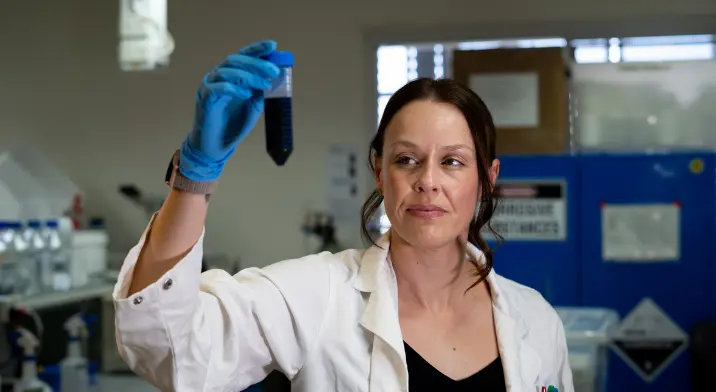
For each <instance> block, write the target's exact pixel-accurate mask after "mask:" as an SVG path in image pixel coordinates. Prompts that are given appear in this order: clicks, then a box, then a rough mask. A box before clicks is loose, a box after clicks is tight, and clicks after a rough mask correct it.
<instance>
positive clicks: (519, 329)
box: [487, 272, 542, 392]
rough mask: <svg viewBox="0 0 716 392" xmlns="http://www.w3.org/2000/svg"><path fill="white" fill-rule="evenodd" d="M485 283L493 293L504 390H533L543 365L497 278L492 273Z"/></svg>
mask: <svg viewBox="0 0 716 392" xmlns="http://www.w3.org/2000/svg"><path fill="white" fill-rule="evenodd" d="M487 282H488V284H489V285H490V290H491V292H492V310H493V317H494V320H495V329H496V331H497V344H498V346H499V351H500V358H501V360H502V366H503V369H504V372H505V384H506V386H507V392H532V391H534V390H535V387H536V385H537V378H538V376H539V371H540V368H541V366H542V361H541V359H540V357H539V354H538V353H537V351H535V349H533V348H532V347H531V346H530V345H529V343H528V342H527V340H526V337H527V334H528V332H529V331H528V327H527V324H526V323H525V321H524V319H523V318H522V317H520V316H519V315H518V314H517V312H515V311H514V307H513V306H511V305H510V302H509V298H507V297H506V295H505V293H504V292H503V291H502V290H501V289H500V285H499V277H498V276H497V275H496V274H495V273H494V272H491V273H490V275H488V278H487Z"/></svg>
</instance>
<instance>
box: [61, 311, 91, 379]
mask: <svg viewBox="0 0 716 392" xmlns="http://www.w3.org/2000/svg"><path fill="white" fill-rule="evenodd" d="M65 329H66V330H67V337H68V342H67V356H66V357H65V358H64V359H63V360H62V361H61V362H60V383H61V387H60V392H87V391H89V387H90V377H89V365H88V361H87V358H85V356H84V353H83V352H82V342H83V340H84V339H85V338H86V337H87V335H88V334H87V326H86V325H85V322H84V320H83V318H82V315H81V314H76V315H74V316H72V317H70V318H69V319H68V320H67V321H66V322H65Z"/></svg>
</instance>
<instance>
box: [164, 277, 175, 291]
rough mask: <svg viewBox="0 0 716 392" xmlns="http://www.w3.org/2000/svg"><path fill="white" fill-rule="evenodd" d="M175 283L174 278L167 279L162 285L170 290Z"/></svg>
mask: <svg viewBox="0 0 716 392" xmlns="http://www.w3.org/2000/svg"><path fill="white" fill-rule="evenodd" d="M173 284H174V281H173V280H171V279H167V280H166V282H164V286H162V287H164V290H169V289H170V288H172V285H173Z"/></svg>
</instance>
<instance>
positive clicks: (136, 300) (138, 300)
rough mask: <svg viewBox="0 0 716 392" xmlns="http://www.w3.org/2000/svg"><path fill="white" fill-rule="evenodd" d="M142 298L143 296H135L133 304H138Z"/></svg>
mask: <svg viewBox="0 0 716 392" xmlns="http://www.w3.org/2000/svg"><path fill="white" fill-rule="evenodd" d="M143 300H144V298H142V297H137V298H135V299H134V304H135V305H139V304H141V303H142V301H143Z"/></svg>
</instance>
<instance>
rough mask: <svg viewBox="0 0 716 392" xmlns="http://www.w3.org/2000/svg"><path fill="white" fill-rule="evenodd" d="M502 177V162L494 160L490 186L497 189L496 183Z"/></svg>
mask: <svg viewBox="0 0 716 392" xmlns="http://www.w3.org/2000/svg"><path fill="white" fill-rule="evenodd" d="M499 175H500V160H499V159H494V160H493V161H492V166H490V184H492V188H493V189H494V188H495V183H496V182H497V177H498V176H499Z"/></svg>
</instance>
